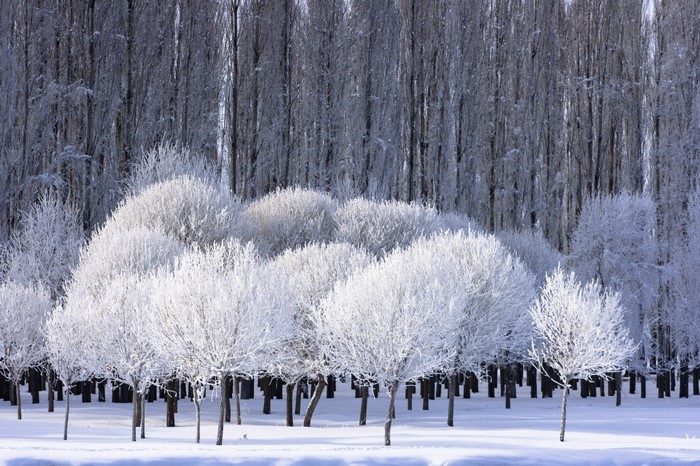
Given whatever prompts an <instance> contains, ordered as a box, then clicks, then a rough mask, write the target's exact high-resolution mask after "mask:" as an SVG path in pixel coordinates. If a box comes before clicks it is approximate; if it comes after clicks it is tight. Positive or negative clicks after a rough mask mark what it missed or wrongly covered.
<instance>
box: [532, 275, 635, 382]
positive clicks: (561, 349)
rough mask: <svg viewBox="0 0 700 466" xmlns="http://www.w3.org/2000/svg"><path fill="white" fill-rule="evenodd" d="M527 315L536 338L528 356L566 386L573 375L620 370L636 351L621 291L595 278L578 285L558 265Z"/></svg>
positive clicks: (591, 374)
mask: <svg viewBox="0 0 700 466" xmlns="http://www.w3.org/2000/svg"><path fill="white" fill-rule="evenodd" d="M530 315H531V317H532V322H533V325H534V328H535V332H536V336H537V339H536V341H534V342H533V344H532V347H531V349H530V357H531V359H532V360H533V362H534V363H535V364H536V365H537V366H538V367H539V368H540V369H542V367H543V364H547V365H548V366H550V367H551V368H552V369H553V370H554V371H555V372H556V373H557V374H558V375H559V377H560V378H561V380H562V383H563V384H564V386H566V387H568V382H569V381H570V380H571V379H574V378H582V379H590V378H591V377H593V376H603V377H605V376H606V373H607V372H616V371H621V370H623V369H624V368H625V367H626V364H627V363H628V362H629V359H630V358H631V357H632V355H633V354H634V352H635V350H636V345H635V344H634V342H633V341H632V340H631V339H630V337H629V332H628V330H627V328H626V326H625V325H624V310H623V308H622V306H621V304H620V295H619V294H618V293H614V292H610V291H605V292H603V289H602V287H601V286H600V285H599V284H598V283H597V282H595V281H590V282H588V283H586V284H585V285H581V284H580V283H578V282H577V281H576V277H575V275H574V274H573V273H570V274H568V275H567V274H565V273H564V272H563V271H562V269H561V268H557V270H556V271H555V272H554V273H552V274H551V275H550V276H549V277H547V280H546V282H545V286H544V288H543V290H542V295H541V296H540V298H539V299H538V300H537V302H536V303H535V305H534V306H532V308H531V309H530Z"/></svg>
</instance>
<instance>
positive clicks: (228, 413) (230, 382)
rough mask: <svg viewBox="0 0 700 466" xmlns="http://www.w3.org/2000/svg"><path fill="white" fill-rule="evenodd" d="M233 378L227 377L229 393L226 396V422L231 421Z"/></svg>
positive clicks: (227, 391) (227, 390)
mask: <svg viewBox="0 0 700 466" xmlns="http://www.w3.org/2000/svg"><path fill="white" fill-rule="evenodd" d="M232 379H233V378H232V377H231V376H228V377H226V381H225V383H226V393H228V395H227V396H226V398H224V410H225V413H224V422H231V393H232V392H229V390H233V387H232V385H233V380H232Z"/></svg>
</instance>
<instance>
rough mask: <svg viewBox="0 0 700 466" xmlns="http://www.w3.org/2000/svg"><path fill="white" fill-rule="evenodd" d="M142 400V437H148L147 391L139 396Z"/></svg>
mask: <svg viewBox="0 0 700 466" xmlns="http://www.w3.org/2000/svg"><path fill="white" fill-rule="evenodd" d="M139 400H140V401H141V438H146V393H145V392H144V393H141V395H140V396H139Z"/></svg>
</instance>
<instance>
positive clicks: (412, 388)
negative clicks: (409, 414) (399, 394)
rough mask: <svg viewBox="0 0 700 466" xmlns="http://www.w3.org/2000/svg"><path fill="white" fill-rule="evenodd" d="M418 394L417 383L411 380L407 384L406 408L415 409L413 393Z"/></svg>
mask: <svg viewBox="0 0 700 466" xmlns="http://www.w3.org/2000/svg"><path fill="white" fill-rule="evenodd" d="M415 394H416V383H415V382H410V383H407V384H406V401H407V404H406V409H407V410H409V411H413V395H415Z"/></svg>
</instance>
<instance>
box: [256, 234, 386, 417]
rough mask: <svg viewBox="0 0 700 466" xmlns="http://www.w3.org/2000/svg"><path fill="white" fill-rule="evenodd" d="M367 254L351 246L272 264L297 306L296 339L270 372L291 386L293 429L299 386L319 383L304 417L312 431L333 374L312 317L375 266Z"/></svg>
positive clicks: (308, 250) (324, 247)
mask: <svg viewBox="0 0 700 466" xmlns="http://www.w3.org/2000/svg"><path fill="white" fill-rule="evenodd" d="M371 260H372V259H371V258H370V256H369V254H368V253H367V252H365V251H364V250H362V249H358V248H356V247H354V246H352V245H350V244H347V243H331V244H319V243H313V244H310V245H308V246H305V247H302V248H298V249H294V250H287V251H285V252H284V253H283V254H281V255H280V256H278V257H277V258H276V259H275V260H274V261H272V262H270V263H269V264H268V266H267V267H268V269H267V270H268V272H267V274H269V275H279V276H286V277H288V279H289V282H290V286H289V288H288V290H289V293H290V294H289V296H288V297H286V298H285V299H287V300H289V301H290V302H291V303H293V304H294V309H293V313H294V315H293V324H294V326H293V328H292V333H291V334H290V335H288V336H287V338H286V343H285V345H284V346H280V347H279V350H280V352H279V353H278V354H277V355H276V357H275V358H274V359H273V360H272V361H271V362H272V363H273V367H269V368H263V369H265V370H266V372H268V373H271V374H273V375H275V376H276V377H280V378H281V379H282V380H284V381H286V382H287V408H286V409H287V425H292V424H293V417H292V411H291V409H292V402H291V395H292V389H293V388H294V385H295V384H296V383H297V382H299V381H300V380H301V379H302V378H303V377H306V376H309V377H315V378H316V379H317V385H316V389H315V391H314V394H313V396H312V398H311V401H310V402H309V406H308V408H307V411H306V416H305V417H304V425H305V426H307V427H308V426H310V425H311V418H312V416H313V412H314V409H315V407H316V404H317V403H318V401H319V400H320V398H321V395H322V393H323V389H324V387H325V385H326V383H325V377H326V376H327V375H329V374H331V368H330V367H329V366H328V363H327V360H326V357H325V354H324V353H323V351H322V350H321V347H320V346H319V338H320V335H319V333H318V331H319V330H318V329H317V328H316V326H315V325H314V323H313V321H312V320H311V313H312V310H313V309H314V307H316V306H317V305H318V303H319V302H320V300H321V299H322V298H323V297H324V296H325V295H326V294H327V293H328V292H329V291H330V290H331V289H332V288H333V286H335V285H336V284H337V283H339V282H341V281H343V280H345V279H346V278H347V277H348V276H349V275H350V274H351V273H353V272H355V271H356V270H358V269H361V268H363V267H365V266H366V265H367V264H369V263H370V262H371Z"/></svg>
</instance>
